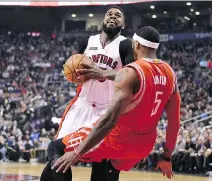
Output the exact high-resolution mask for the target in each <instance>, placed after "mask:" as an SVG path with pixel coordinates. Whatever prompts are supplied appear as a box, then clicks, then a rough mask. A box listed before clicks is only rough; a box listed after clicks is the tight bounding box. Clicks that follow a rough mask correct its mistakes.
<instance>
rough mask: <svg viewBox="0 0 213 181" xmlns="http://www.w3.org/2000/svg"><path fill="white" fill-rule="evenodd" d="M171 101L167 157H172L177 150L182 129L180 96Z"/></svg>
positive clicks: (168, 109)
mask: <svg viewBox="0 0 213 181" xmlns="http://www.w3.org/2000/svg"><path fill="white" fill-rule="evenodd" d="M170 99H171V101H170V103H169V105H167V106H168V107H167V109H166V112H167V118H168V126H167V130H166V144H165V153H164V154H165V156H168V157H171V155H172V152H173V150H174V148H175V144H176V140H177V135H178V132H179V128H180V102H181V100H180V94H179V93H177V94H174V95H172V96H171V98H170Z"/></svg>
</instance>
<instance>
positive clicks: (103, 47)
mask: <svg viewBox="0 0 213 181" xmlns="http://www.w3.org/2000/svg"><path fill="white" fill-rule="evenodd" d="M124 19H125V15H124V12H123V10H122V9H120V8H119V7H117V6H113V7H110V8H109V9H108V10H107V12H106V14H105V17H104V21H103V25H102V29H103V31H102V33H101V34H98V35H95V36H91V37H89V39H88V41H87V42H86V43H83V44H82V45H81V47H80V51H79V53H84V54H85V55H86V56H89V57H90V58H91V59H92V61H93V62H94V63H95V64H96V65H97V67H96V66H95V67H94V68H91V67H87V65H83V66H84V67H85V68H87V69H83V70H79V73H81V74H83V75H82V76H86V78H87V79H91V80H89V81H87V82H86V83H84V84H83V85H82V87H81V88H80V89H79V90H78V91H77V95H76V97H75V98H74V99H73V100H72V101H71V102H70V104H69V105H68V107H67V109H66V111H65V112H64V114H63V117H62V119H61V123H60V126H59V130H58V133H57V135H56V139H57V140H56V141H54V142H51V143H50V145H49V148H48V154H49V163H48V165H47V166H46V167H45V169H44V171H43V173H42V175H41V179H40V180H41V181H46V180H48V181H59V180H60V181H61V180H63V181H71V180H72V173H71V170H69V171H68V172H67V173H65V174H62V173H56V172H55V170H51V166H53V164H54V162H55V161H56V160H57V159H58V158H59V157H60V156H62V155H63V149H62V152H60V151H58V150H61V148H60V146H64V145H60V141H61V138H63V137H64V136H66V135H68V134H70V133H72V132H75V131H76V130H78V129H79V128H81V127H87V126H89V125H91V124H93V123H95V122H96V121H97V120H98V119H99V118H100V117H101V116H102V115H103V114H105V112H106V108H107V106H108V103H109V102H110V100H111V98H112V95H113V80H114V78H115V76H116V74H117V71H118V70H119V69H120V68H122V66H124V65H127V64H129V63H130V62H132V61H133V52H132V51H133V50H132V42H131V40H129V39H126V38H125V37H123V36H121V35H120V33H121V29H122V28H124V26H125V24H124ZM59 140H60V141H59ZM57 141H58V142H57ZM112 168H113V167H112ZM107 170H110V173H109V171H107ZM104 174H106V177H104V176H103V175H104ZM107 174H108V175H107ZM103 178H106V180H103ZM107 178H108V180H110V181H117V180H118V178H119V172H117V170H115V173H114V172H113V170H111V165H110V162H107V161H106V160H104V161H103V162H102V163H93V164H92V174H91V181H100V180H102V181H107Z"/></svg>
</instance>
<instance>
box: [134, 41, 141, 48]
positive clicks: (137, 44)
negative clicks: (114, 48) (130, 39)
mask: <svg viewBox="0 0 213 181" xmlns="http://www.w3.org/2000/svg"><path fill="white" fill-rule="evenodd" d="M139 45H140V44H139V42H138V41H135V48H136V49H139Z"/></svg>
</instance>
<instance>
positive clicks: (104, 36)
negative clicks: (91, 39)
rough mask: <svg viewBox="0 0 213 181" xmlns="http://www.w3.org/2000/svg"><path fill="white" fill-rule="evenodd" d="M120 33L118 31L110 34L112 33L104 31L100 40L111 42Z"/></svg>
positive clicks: (103, 42) (105, 42) (104, 42)
mask: <svg viewBox="0 0 213 181" xmlns="http://www.w3.org/2000/svg"><path fill="white" fill-rule="evenodd" d="M119 35H120V33H118V34H117V35H113V36H110V35H107V34H106V33H105V32H104V31H102V32H101V37H100V41H101V43H102V44H109V43H110V42H112V41H113V40H114V39H116V38H117V37H118V36H119Z"/></svg>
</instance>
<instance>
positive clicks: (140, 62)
mask: <svg viewBox="0 0 213 181" xmlns="http://www.w3.org/2000/svg"><path fill="white" fill-rule="evenodd" d="M133 40H134V44H133V47H134V59H135V60H136V61H135V62H134V63H130V64H129V65H127V66H126V67H125V68H123V69H122V70H120V71H119V73H118V74H117V75H116V78H115V80H114V96H113V99H112V101H111V103H110V105H109V107H108V109H107V112H106V114H105V115H104V116H102V117H101V118H100V119H99V120H98V122H97V123H96V124H95V126H94V127H93V128H92V129H87V130H88V132H90V133H89V134H88V133H86V132H84V134H83V133H82V134H81V135H80V136H81V139H78V138H79V135H78V132H75V133H73V134H71V135H68V136H66V137H65V138H64V139H63V143H64V144H65V145H66V149H65V151H66V152H67V153H65V154H64V156H63V157H61V158H60V159H58V161H57V162H56V163H55V165H54V167H53V168H54V169H55V168H58V169H57V172H60V171H66V170H67V169H68V168H69V167H70V165H71V164H72V163H75V162H76V161H77V160H84V161H87V160H89V161H97V162H100V161H101V160H102V159H105V158H107V159H110V161H111V163H112V165H113V167H114V168H115V169H117V170H126V171H127V170H129V169H131V168H132V167H133V166H134V165H135V164H136V163H137V162H138V161H140V160H141V159H142V158H145V157H147V156H148V155H149V153H150V152H151V150H152V149H153V146H154V143H155V139H156V127H157V124H158V121H159V119H160V117H161V115H162V113H163V111H164V109H165V110H166V113H167V117H168V127H167V133H166V144H165V148H164V153H163V154H162V156H161V158H162V159H161V160H160V161H159V162H158V164H157V165H158V167H159V168H161V170H162V172H163V175H166V176H167V177H168V178H171V177H172V176H173V174H172V164H171V156H172V152H173V150H174V147H175V143H176V138H177V134H178V130H179V127H180V103H181V98H180V94H179V92H178V86H177V80H176V76H175V74H174V71H173V70H172V68H171V67H170V66H169V65H168V64H167V63H165V62H163V61H162V60H159V59H157V58H156V50H157V48H158V46H159V40H160V36H159V33H158V31H157V30H156V29H154V28H153V27H150V26H146V27H143V28H141V29H140V30H138V31H137V33H135V34H134V36H133ZM79 132H81V129H79ZM87 134H88V136H87ZM78 144H79V145H78Z"/></svg>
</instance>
